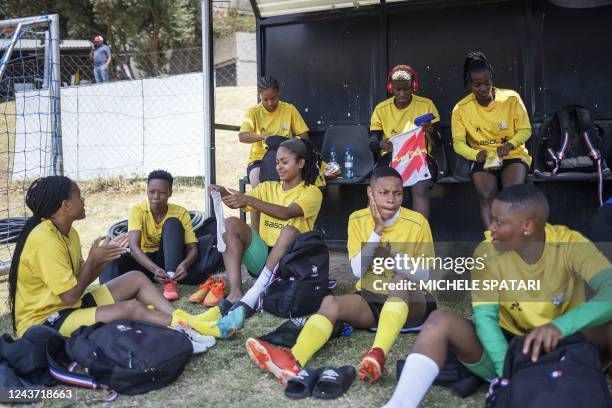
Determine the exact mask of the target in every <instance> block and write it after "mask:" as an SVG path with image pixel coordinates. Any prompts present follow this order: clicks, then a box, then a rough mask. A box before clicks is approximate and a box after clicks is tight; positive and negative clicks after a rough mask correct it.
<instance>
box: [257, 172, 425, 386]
mask: <svg viewBox="0 0 612 408" xmlns="http://www.w3.org/2000/svg"><path fill="white" fill-rule="evenodd" d="M367 190H368V199H369V206H368V207H367V208H364V209H362V210H358V211H355V212H354V213H352V214H351V216H350V218H349V222H348V243H347V247H348V252H349V259H350V264H351V270H352V272H353V275H354V276H355V277H357V278H359V281H358V282H357V285H356V289H357V291H356V292H355V293H353V294H349V295H341V296H331V295H329V296H326V297H325V298H324V299H323V302H322V303H321V307H320V308H319V310H318V311H317V313H315V314H314V315H312V316H311V317H310V318H309V319H308V320H307V321H306V324H305V325H304V328H303V329H302V331H301V332H300V335H299V337H298V338H297V340H296V343H295V345H294V346H293V348H292V349H291V350H287V349H284V348H278V347H276V346H273V345H271V344H270V343H267V342H265V341H263V340H259V339H256V338H250V339H248V340H247V344H246V347H247V351H248V353H249V355H250V356H251V359H253V361H255V362H256V363H257V364H258V365H259V366H260V367H261V368H263V369H264V370H267V371H270V372H272V373H274V375H275V376H276V377H277V378H278V379H280V380H281V381H283V382H286V380H288V379H289V378H291V377H292V376H294V375H295V374H297V372H298V371H299V370H300V368H301V367H304V366H305V365H306V364H307V363H308V361H309V360H310V359H311V357H312V356H313V355H314V354H315V353H316V352H317V351H318V350H320V349H321V348H322V347H323V346H324V345H325V343H327V341H328V340H329V339H330V337H331V334H332V332H333V328H334V325H335V324H336V322H339V321H343V322H346V323H347V324H349V325H351V326H352V327H355V328H358V329H369V328H373V327H377V332H376V338H375V339H374V343H373V344H372V347H371V349H370V350H368V351H367V352H366V353H365V355H364V356H363V359H362V360H361V363H360V364H359V379H361V380H368V381H369V382H370V383H373V382H375V381H377V380H378V379H380V377H381V375H382V373H383V371H384V366H385V360H386V357H387V356H388V354H389V351H390V350H391V347H392V346H393V343H394V342H395V340H396V338H397V336H398V334H399V333H400V331H401V330H402V328H406V329H408V328H413V329H414V326H419V325H420V324H422V322H423V321H425V319H426V318H427V316H428V315H429V314H430V313H432V312H433V311H434V310H435V309H436V303H435V300H434V299H433V298H432V297H431V295H429V294H427V293H426V292H422V291H419V290H418V284H416V282H418V281H421V280H426V279H427V278H428V275H429V272H428V271H427V270H426V269H425V268H415V269H411V270H410V271H409V270H408V269H404V268H408V267H407V266H406V265H405V264H403V265H400V264H402V263H401V262H399V263H398V264H394V266H393V267H392V268H384V267H382V262H380V261H384V262H385V263H387V261H388V260H389V258H394V257H396V256H401V255H400V254H403V255H404V256H405V257H411V258H417V257H424V256H433V255H434V249H433V242H432V237H431V230H430V228H429V223H428V222H427V219H425V217H423V216H422V215H421V214H419V213H417V212H415V211H411V210H408V209H406V208H403V207H401V205H402V198H403V183H402V177H401V176H400V174H399V173H398V172H397V171H396V170H395V169H393V168H390V167H387V166H381V167H377V168H376V169H374V171H373V172H372V176H371V177H370V185H369V186H368V188H367ZM392 254H394V255H392ZM379 269H382V270H379ZM408 280H411V281H412V282H414V283H415V286H417V288H416V289H415V290H410V289H408V288H407V285H408ZM404 284H405V285H406V286H404V287H403V288H402V287H401V286H403V285H404Z"/></svg>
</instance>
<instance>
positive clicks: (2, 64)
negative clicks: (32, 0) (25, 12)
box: [0, 23, 23, 79]
mask: <svg viewBox="0 0 612 408" xmlns="http://www.w3.org/2000/svg"><path fill="white" fill-rule="evenodd" d="M22 27H23V24H22V23H19V24H17V28H16V29H15V32H14V33H13V38H11V43H10V44H9V46H8V48H7V50H6V51H5V52H4V56H3V57H2V61H0V79H2V76H3V75H4V71H6V67H7V66H8V61H9V58H10V57H11V54H12V53H13V48H15V44H16V43H17V40H18V39H19V34H20V33H21V29H22ZM0 28H2V27H0Z"/></svg>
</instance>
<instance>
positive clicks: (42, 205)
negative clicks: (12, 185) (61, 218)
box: [8, 176, 72, 330]
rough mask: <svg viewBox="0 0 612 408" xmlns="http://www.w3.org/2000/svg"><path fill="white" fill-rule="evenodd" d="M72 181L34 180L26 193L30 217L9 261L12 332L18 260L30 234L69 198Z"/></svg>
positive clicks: (67, 179) (9, 299)
mask: <svg viewBox="0 0 612 408" xmlns="http://www.w3.org/2000/svg"><path fill="white" fill-rule="evenodd" d="M71 186H72V180H70V179H69V178H68V177H64V176H48V177H42V178H39V179H36V180H34V182H33V183H32V184H31V185H30V188H28V192H27V193H26V205H27V206H28V208H29V209H30V211H32V216H31V217H30V218H28V220H27V221H26V223H25V225H24V227H23V229H22V230H21V233H20V234H19V239H18V240H17V245H16V247H15V252H14V253H13V259H12V261H11V270H10V272H9V279H8V281H9V296H8V303H9V309H10V311H11V318H12V319H13V330H16V325H15V295H16V293H17V276H18V274H19V260H20V258H21V253H22V252H23V247H24V246H25V243H26V240H27V239H28V235H30V232H32V230H33V229H34V228H35V227H36V226H37V225H38V224H40V223H41V222H42V220H43V219H47V218H51V216H52V215H53V214H55V213H56V212H57V210H59V209H60V207H61V206H62V202H63V201H64V200H67V199H68V197H69V196H70V188H71Z"/></svg>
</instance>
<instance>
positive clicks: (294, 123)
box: [291, 105, 310, 136]
mask: <svg viewBox="0 0 612 408" xmlns="http://www.w3.org/2000/svg"><path fill="white" fill-rule="evenodd" d="M291 130H293V134H294V135H295V136H297V135H301V134H302V133H305V132H308V131H309V130H310V129H308V126H307V125H306V122H304V118H302V115H300V112H298V110H297V109H296V107H295V106H293V105H291Z"/></svg>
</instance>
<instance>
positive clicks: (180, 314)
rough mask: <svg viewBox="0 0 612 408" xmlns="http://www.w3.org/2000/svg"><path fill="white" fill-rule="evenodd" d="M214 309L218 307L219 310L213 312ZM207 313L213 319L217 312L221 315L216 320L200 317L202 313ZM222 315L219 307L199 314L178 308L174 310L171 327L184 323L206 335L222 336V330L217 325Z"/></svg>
mask: <svg viewBox="0 0 612 408" xmlns="http://www.w3.org/2000/svg"><path fill="white" fill-rule="evenodd" d="M214 309H217V311H216V312H213V310H214ZM207 313H210V315H209V317H210V318H211V319H212V316H214V315H215V313H217V314H218V316H219V317H218V318H217V319H215V320H204V319H201V318H200V317H199V316H202V315H206V314H207ZM220 317H221V313H220V312H219V308H218V307H214V308H212V309H209V310H207V311H206V312H204V313H202V314H200V315H197V316H193V315H190V314H189V313H187V312H186V311H184V310H181V309H176V310H175V311H174V312H172V321H171V322H170V327H174V326H176V325H177V324H181V323H184V324H186V325H187V326H189V327H191V328H192V329H195V330H196V331H197V332H198V333H200V334H203V335H205V336H214V337H221V330H219V328H218V327H217V320H219V318H220Z"/></svg>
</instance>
